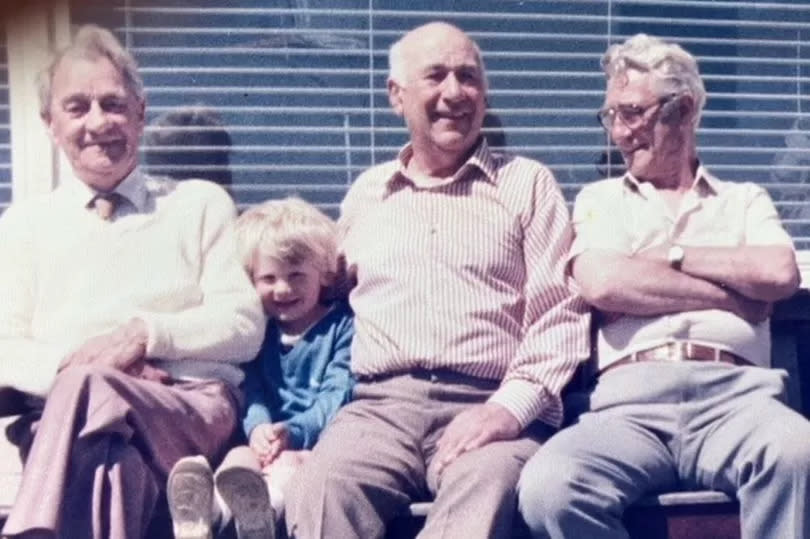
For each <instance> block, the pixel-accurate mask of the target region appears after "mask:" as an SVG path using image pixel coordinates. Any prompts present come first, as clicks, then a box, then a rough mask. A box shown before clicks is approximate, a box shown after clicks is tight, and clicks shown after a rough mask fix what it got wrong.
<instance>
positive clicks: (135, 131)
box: [45, 57, 144, 191]
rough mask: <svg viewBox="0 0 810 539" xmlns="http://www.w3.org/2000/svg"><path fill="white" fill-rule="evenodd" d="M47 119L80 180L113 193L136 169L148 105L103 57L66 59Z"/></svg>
mask: <svg viewBox="0 0 810 539" xmlns="http://www.w3.org/2000/svg"><path fill="white" fill-rule="evenodd" d="M51 87H52V93H51V102H50V108H49V114H48V117H47V118H46V119H45V121H46V123H47V126H48V132H49V133H50V135H51V139H52V140H53V141H54V143H55V144H56V145H58V146H59V147H60V148H61V149H62V151H64V152H65V155H66V156H67V158H68V161H70V164H71V166H72V167H73V170H74V172H75V174H76V176H77V177H78V178H79V179H80V180H81V181H83V182H84V183H86V184H87V185H89V186H91V187H93V188H95V189H97V190H99V191H111V190H113V189H114V188H115V186H116V185H118V183H119V182H120V181H121V180H123V179H124V178H125V177H126V176H127V175H128V174H129V173H130V172H131V171H132V169H134V168H135V166H136V164H137V160H138V139H139V137H140V135H141V132H142V131H143V126H144V103H143V101H141V100H139V99H138V98H137V97H135V95H134V94H133V93H132V92H131V91H130V90H129V88H128V87H127V85H126V83H125V82H124V78H123V76H122V75H121V73H120V72H119V70H118V69H116V68H115V67H114V66H113V64H112V63H111V62H110V61H109V60H108V59H107V58H104V57H100V58H96V59H92V60H90V59H86V58H77V57H65V58H63V59H62V61H61V62H60V64H59V66H58V67H57V69H56V71H55V72H54V74H53V79H52V82H51Z"/></svg>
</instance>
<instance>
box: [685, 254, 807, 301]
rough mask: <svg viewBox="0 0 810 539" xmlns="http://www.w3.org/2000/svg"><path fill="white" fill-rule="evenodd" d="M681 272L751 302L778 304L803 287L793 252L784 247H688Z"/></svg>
mask: <svg viewBox="0 0 810 539" xmlns="http://www.w3.org/2000/svg"><path fill="white" fill-rule="evenodd" d="M684 253H685V256H684V260H683V264H682V266H681V271H682V272H684V273H686V274H687V275H691V276H693V277H697V278H700V279H705V280H708V281H711V282H713V283H716V284H718V285H720V286H724V287H728V288H731V289H732V290H735V291H736V292H738V293H740V294H742V295H743V296H746V297H748V298H751V299H755V300H760V301H770V302H772V301H777V300H780V299H783V298H786V297H788V296H790V295H791V294H793V293H794V292H795V291H796V289H797V288H798V286H799V280H800V278H799V271H798V268H797V266H796V257H795V254H794V252H793V249H791V248H790V247H783V246H753V245H752V246H742V247H684Z"/></svg>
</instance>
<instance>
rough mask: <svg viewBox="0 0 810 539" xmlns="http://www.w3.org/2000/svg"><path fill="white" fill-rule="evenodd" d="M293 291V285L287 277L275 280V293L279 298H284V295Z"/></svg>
mask: <svg viewBox="0 0 810 539" xmlns="http://www.w3.org/2000/svg"><path fill="white" fill-rule="evenodd" d="M290 292H292V286H290V282H289V281H287V280H286V279H278V280H277V281H276V282H275V285H274V287H273V294H274V295H275V296H276V297H277V298H281V299H283V298H284V297H286V296H288V295H289V294H290Z"/></svg>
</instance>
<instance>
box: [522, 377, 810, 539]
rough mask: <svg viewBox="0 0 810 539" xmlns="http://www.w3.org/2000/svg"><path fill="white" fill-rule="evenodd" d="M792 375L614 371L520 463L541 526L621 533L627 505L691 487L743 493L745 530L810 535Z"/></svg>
mask: <svg viewBox="0 0 810 539" xmlns="http://www.w3.org/2000/svg"><path fill="white" fill-rule="evenodd" d="M784 376H785V373H784V372H783V371H779V370H769V369H762V368H757V367H736V366H729V365H725V364H709V363H699V362H691V361H687V362H680V363H663V362H647V363H640V364H636V365H627V366H622V367H618V368H616V369H615V370H612V371H608V372H607V373H605V374H604V375H603V376H602V377H600V379H599V381H598V383H597V385H596V387H595V389H594V390H593V392H592V393H591V394H590V411H588V412H586V413H584V414H583V415H582V416H581V417H580V418H579V421H578V422H577V423H576V424H574V425H572V426H571V427H568V428H565V429H563V430H562V431H560V432H559V433H558V434H557V435H555V436H554V437H553V438H552V439H551V440H549V442H548V443H547V444H546V445H544V446H543V448H542V449H541V450H540V451H539V452H538V453H537V455H535V456H534V457H533V458H532V459H531V460H530V461H529V462H528V463H527V465H526V467H525V469H524V470H523V473H522V475H521V478H520V484H519V507H520V511H521V512H522V514H523V516H524V518H525V520H526V522H527V523H528V524H529V527H530V528H531V529H532V532H533V534H534V535H535V536H536V537H554V538H563V537H566V538H568V537H588V538H589V539H599V538H624V537H627V532H626V530H625V529H624V528H623V526H622V520H621V519H622V515H623V513H624V510H625V508H627V506H628V505H630V504H632V503H633V502H634V501H636V500H637V499H639V498H640V497H641V496H643V495H644V494H645V493H650V492H657V491H665V490H669V489H675V488H677V487H678V486H679V485H683V486H685V487H687V488H694V489H701V488H702V489H715V490H722V491H725V492H727V493H730V494H736V496H737V497H738V499H739V501H740V514H741V524H742V536H743V537H744V538H747V539H768V538H773V539H787V538H791V539H802V538H810V519H808V506H807V500H808V499H809V498H810V422H808V421H807V420H805V419H804V418H803V417H802V416H801V415H799V414H797V413H796V412H794V411H792V410H791V409H789V408H788V407H787V406H785V405H784V404H783V402H782V399H783V396H784V395H783V394H784Z"/></svg>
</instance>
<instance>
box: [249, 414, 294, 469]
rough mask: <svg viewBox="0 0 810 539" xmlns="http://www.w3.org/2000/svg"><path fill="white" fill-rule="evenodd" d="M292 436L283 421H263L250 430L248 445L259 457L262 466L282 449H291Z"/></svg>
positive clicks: (273, 458) (268, 462)
mask: <svg viewBox="0 0 810 539" xmlns="http://www.w3.org/2000/svg"><path fill="white" fill-rule="evenodd" d="M289 444H290V436H289V432H288V431H287V427H286V426H285V425H284V424H283V423H263V424H261V425H259V426H257V427H255V428H254V429H253V430H252V431H250V440H249V441H248V445H250V448H251V449H252V450H253V451H254V452H255V453H256V455H257V456H258V457H259V463H260V464H261V465H262V467H265V466H267V465H268V464H270V463H271V462H273V461H274V460H275V459H276V457H278V456H279V455H280V454H281V452H282V451H284V450H285V449H289Z"/></svg>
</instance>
